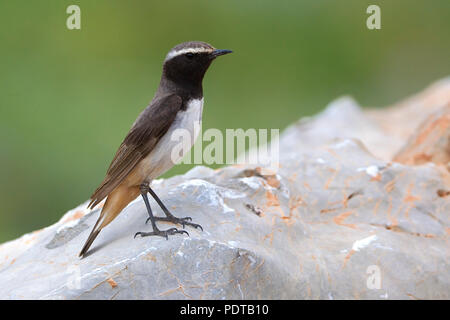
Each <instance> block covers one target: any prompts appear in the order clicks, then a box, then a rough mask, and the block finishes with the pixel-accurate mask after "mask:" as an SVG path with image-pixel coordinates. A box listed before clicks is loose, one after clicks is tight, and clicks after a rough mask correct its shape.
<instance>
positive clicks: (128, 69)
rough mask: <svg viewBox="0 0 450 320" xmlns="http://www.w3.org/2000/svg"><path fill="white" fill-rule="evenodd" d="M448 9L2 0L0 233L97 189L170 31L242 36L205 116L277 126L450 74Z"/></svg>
mask: <svg viewBox="0 0 450 320" xmlns="http://www.w3.org/2000/svg"><path fill="white" fill-rule="evenodd" d="M70 4H77V5H79V6H80V7H81V20H82V22H81V30H73V31H71V30H68V29H67V28H66V19H67V17H68V14H66V8H67V6H68V5H70ZM369 4H378V5H379V6H380V7H381V23H382V29H381V30H373V31H372V30H368V29H367V28H366V19H367V17H368V14H366V8H367V7H368V5H369ZM449 16H450V1H448V0H442V1H441V0H432V1H425V0H422V1H413V0H403V1H401V0H396V1H364V0H353V1H350V0H346V1H344V0H342V1H335V0H329V1H325V0H309V1H266V0H257V1H256V0H254V1H249V0H247V1H245V0H226V1H213V0H203V1H187V0H180V1H149V0H147V1H143V0H142V1H137V0H129V1H124V0H123V1H113V0H96V1H92V0H85V1H75V0H72V1H65V0H52V1H50V0H41V1H24V0H1V1H0V106H1V109H0V130H1V149H0V150H1V151H0V152H1V157H0V170H1V171H0V179H1V183H0V203H1V207H0V208H1V209H0V210H1V211H0V242H2V241H6V240H9V239H12V238H15V237H17V236H19V235H21V234H23V233H24V232H30V231H32V230H35V229H39V228H42V227H45V226H48V225H50V224H52V223H53V222H55V221H56V220H58V219H59V218H60V217H61V215H62V214H63V213H65V212H66V211H67V210H69V209H71V208H73V207H75V206H77V205H78V204H79V203H81V202H83V201H85V200H87V199H88V198H89V196H90V195H91V193H92V191H93V190H94V189H95V188H96V187H97V185H98V184H99V183H100V182H101V180H102V179H103V176H104V174H105V171H106V169H107V167H108V165H109V162H110V161H111V159H112V157H113V155H114V153H115V151H116V148H117V147H118V146H119V144H120V142H121V141H122V139H123V137H124V136H125V134H126V133H127V131H128V129H129V128H130V126H131V124H132V123H133V121H134V119H135V118H136V116H137V115H138V114H139V112H140V111H141V110H142V109H143V108H144V107H145V106H146V105H147V103H148V102H149V101H150V100H151V98H152V96H153V94H154V91H155V89H156V87H157V85H158V82H159V78H160V72H161V64H162V61H163V59H164V56H165V54H166V53H167V51H168V50H169V49H170V48H171V47H172V46H174V45H175V44H177V43H180V42H183V41H188V40H203V41H206V42H210V43H211V44H213V45H214V46H216V47H218V48H227V49H228V48H229V49H233V50H234V53H233V54H232V55H230V56H227V57H225V58H221V59H220V60H218V61H217V62H216V63H215V64H214V65H213V66H212V68H211V69H210V71H209V72H208V73H207V75H206V78H205V81H204V92H205V109H204V114H203V119H204V120H203V128H204V129H207V128H212V127H215V128H219V129H222V130H223V129H225V128H280V129H282V128H285V127H286V126H287V125H289V124H290V123H292V122H293V121H295V120H297V119H298V118H300V117H301V116H305V115H311V114H314V113H316V112H318V111H319V110H321V109H323V108H324V107H325V105H326V104H327V103H328V102H330V101H331V100H333V99H335V98H336V97H338V96H339V95H343V94H351V95H353V96H354V97H355V98H356V99H357V100H358V102H359V103H360V104H362V105H365V106H385V105H389V104H391V103H393V102H395V101H397V100H398V99H401V98H403V97H405V96H408V95H410V94H412V93H414V92H417V91H418V90H421V89H422V88H424V87H425V86H427V85H428V84H430V83H431V82H433V81H434V80H437V79H439V78H442V77H444V76H447V75H448V74H450V59H449V57H450V41H449V31H450V19H449ZM189 167H190V166H178V167H175V168H174V169H172V170H171V171H170V172H168V173H167V174H166V175H165V176H166V177H167V176H171V175H174V174H179V173H182V172H185V171H186V170H187V169H189Z"/></svg>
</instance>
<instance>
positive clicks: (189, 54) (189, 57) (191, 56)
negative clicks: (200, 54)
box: [186, 52, 194, 59]
mask: <svg viewBox="0 0 450 320" xmlns="http://www.w3.org/2000/svg"><path fill="white" fill-rule="evenodd" d="M186 57H187V58H188V59H192V58H193V57H194V54H193V53H192V52H188V53H186Z"/></svg>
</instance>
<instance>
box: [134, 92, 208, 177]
mask: <svg viewBox="0 0 450 320" xmlns="http://www.w3.org/2000/svg"><path fill="white" fill-rule="evenodd" d="M202 111H203V98H202V99H192V100H190V101H189V102H188V103H187V106H186V110H184V111H179V112H178V114H177V116H176V118H175V120H174V122H173V123H172V125H171V127H170V128H169V130H168V131H167V133H166V134H165V135H164V136H163V137H162V138H161V140H160V141H159V142H158V144H157V145H156V146H155V148H154V149H153V150H152V152H150V154H149V155H148V156H147V157H146V158H145V159H144V160H143V161H142V162H141V164H140V165H139V166H140V168H141V170H143V171H144V172H143V174H144V175H145V176H147V177H148V180H149V181H151V180H152V179H156V178H157V177H159V176H160V175H162V174H163V173H164V172H166V171H167V170H169V169H170V168H172V167H173V165H174V161H173V160H175V163H176V162H177V161H179V160H181V159H180V158H178V159H172V150H173V148H174V147H175V146H177V145H179V144H180V141H176V140H173V139H171V138H172V136H173V133H174V131H175V130H177V129H184V130H186V131H187V132H189V134H190V137H191V143H190V147H192V145H193V144H194V142H195V140H196V139H197V135H198V133H199V130H198V129H199V128H201V125H202ZM196 128H197V130H194V129H196Z"/></svg>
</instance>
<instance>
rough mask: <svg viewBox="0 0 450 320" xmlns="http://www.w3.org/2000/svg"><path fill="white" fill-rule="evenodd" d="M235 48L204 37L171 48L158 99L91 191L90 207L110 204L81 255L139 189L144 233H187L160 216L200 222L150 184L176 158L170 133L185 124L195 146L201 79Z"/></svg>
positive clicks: (150, 234) (196, 225)
mask: <svg viewBox="0 0 450 320" xmlns="http://www.w3.org/2000/svg"><path fill="white" fill-rule="evenodd" d="M228 53H231V50H219V49H215V48H214V47H213V46H211V45H210V44H208V43H205V42H200V41H192V42H185V43H181V44H179V45H177V46H175V47H174V48H173V49H172V50H170V51H169V53H168V54H167V56H166V58H165V60H164V65H163V71H162V76H161V81H160V84H159V87H158V90H157V91H156V94H155V96H154V97H153V100H152V101H151V102H150V104H149V105H148V106H147V108H145V109H144V111H142V112H141V114H140V115H139V116H138V118H137V119H136V121H135V122H134V124H133V126H132V127H131V129H130V131H129V132H128V134H127V136H126V137H125V139H124V140H123V142H122V144H121V145H120V147H119V149H118V150H117V152H116V155H115V156H114V159H113V160H112V162H111V164H110V166H109V168H108V170H107V172H106V177H105V178H104V180H103V182H102V183H101V184H100V186H99V187H98V188H97V190H95V192H94V193H93V194H92V196H91V202H90V203H89V205H88V208H91V209H93V208H94V207H95V206H96V205H98V204H99V203H100V202H101V201H102V200H103V199H105V198H106V201H105V204H104V206H103V208H102V211H101V213H100V217H99V218H98V220H97V222H96V223H95V225H94V228H93V229H92V231H91V233H90V235H89V237H88V239H87V241H86V243H85V244H84V246H83V248H82V249H81V252H80V256H81V257H84V256H85V255H86V253H87V250H88V249H89V247H90V246H91V245H92V242H93V241H94V240H95V238H96V237H97V236H98V234H99V233H100V231H101V230H102V229H103V228H104V227H106V226H107V225H108V224H109V223H110V222H111V221H113V220H114V219H115V218H116V217H117V216H118V215H119V213H120V212H121V211H122V210H123V209H124V208H125V207H126V205H127V204H128V203H130V202H131V201H133V200H134V199H136V198H137V197H138V196H139V194H140V195H141V196H142V197H143V199H144V202H145V205H146V208H147V211H148V215H149V218H148V219H147V222H148V220H150V221H151V224H152V228H153V231H152V232H138V233H136V235H135V237H136V236H137V235H140V236H143V237H144V236H162V237H165V238H166V239H167V238H168V236H169V235H173V234H177V233H186V234H187V232H186V231H184V230H178V229H177V228H170V229H167V230H160V229H159V228H158V227H157V225H156V221H167V222H173V223H175V224H180V225H182V226H183V228H184V227H185V226H186V225H188V226H192V227H195V228H200V229H201V226H200V225H198V224H195V223H192V222H190V221H191V220H192V219H191V218H190V217H185V218H177V217H175V216H174V215H172V214H171V213H170V212H169V210H168V209H167V208H166V207H165V206H164V204H163V203H162V202H161V200H160V199H159V198H158V196H157V195H156V194H155V192H154V191H153V190H152V189H151V188H150V183H151V181H152V180H153V179H155V178H157V177H158V176H160V175H162V174H163V173H164V172H166V171H167V170H169V169H170V168H171V167H172V166H173V165H174V162H177V160H179V159H180V158H181V155H180V157H179V158H178V159H175V161H174V159H172V149H173V148H174V146H175V145H176V144H177V141H173V139H171V136H172V133H173V132H174V131H175V130H176V129H180V128H182V129H185V130H188V131H189V132H190V133H191V136H194V138H193V139H192V141H191V142H190V147H192V145H193V144H194V142H195V139H196V136H195V135H196V133H197V134H198V130H194V128H195V126H196V125H201V120H202V110H203V89H202V80H203V76H204V75H205V72H206V70H208V68H209V66H210V64H211V62H212V61H213V60H214V59H215V58H217V57H219V56H221V55H224V54H228ZM147 193H150V194H151V195H152V197H153V198H154V199H155V201H156V202H157V203H158V205H159V206H160V207H161V209H162V210H163V212H164V214H165V217H155V216H154V215H153V212H152V209H151V207H150V202H149V200H148V197H147Z"/></svg>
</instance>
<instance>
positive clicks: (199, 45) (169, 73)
mask: <svg viewBox="0 0 450 320" xmlns="http://www.w3.org/2000/svg"><path fill="white" fill-rule="evenodd" d="M227 53H231V50H219V49H216V48H214V47H213V46H211V45H210V44H208V43H206V42H200V41H191V42H184V43H181V44H179V45H177V46H175V47H174V48H172V50H170V51H169V53H168V54H167V56H166V59H165V60H164V67H163V76H164V77H166V78H167V79H169V80H170V81H172V82H175V83H178V84H181V85H186V86H190V85H194V86H196V85H201V82H202V80H203V76H204V75H205V72H206V70H208V67H209V66H210V65H211V62H212V61H213V60H214V59H215V58H217V57H218V56H221V55H224V54H227Z"/></svg>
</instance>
